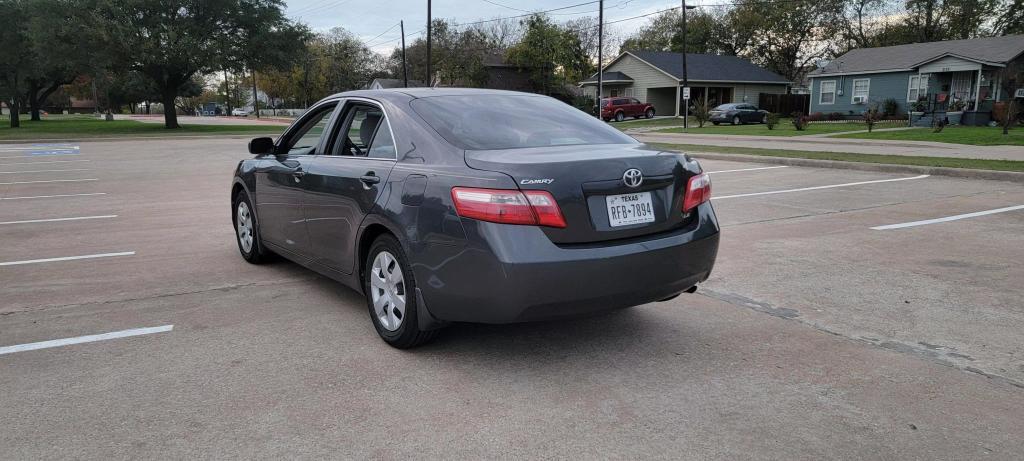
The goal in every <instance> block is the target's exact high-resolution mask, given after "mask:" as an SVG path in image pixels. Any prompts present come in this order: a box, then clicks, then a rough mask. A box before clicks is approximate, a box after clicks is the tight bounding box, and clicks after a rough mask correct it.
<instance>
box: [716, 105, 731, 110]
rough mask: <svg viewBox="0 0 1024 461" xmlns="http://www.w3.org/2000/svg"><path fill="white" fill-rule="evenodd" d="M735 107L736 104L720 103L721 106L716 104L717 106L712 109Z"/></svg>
mask: <svg viewBox="0 0 1024 461" xmlns="http://www.w3.org/2000/svg"><path fill="white" fill-rule="evenodd" d="M735 108H736V104H722V105H721V106H718V107H716V108H714V109H713V110H730V109H735Z"/></svg>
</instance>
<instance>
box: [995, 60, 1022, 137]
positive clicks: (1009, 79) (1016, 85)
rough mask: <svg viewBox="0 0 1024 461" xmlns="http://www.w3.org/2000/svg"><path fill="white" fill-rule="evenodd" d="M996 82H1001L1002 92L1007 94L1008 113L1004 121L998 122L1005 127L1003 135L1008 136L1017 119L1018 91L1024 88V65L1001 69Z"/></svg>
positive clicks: (1013, 64) (996, 76) (1012, 65)
mask: <svg viewBox="0 0 1024 461" xmlns="http://www.w3.org/2000/svg"><path fill="white" fill-rule="evenodd" d="M995 78H996V80H998V81H999V86H1000V87H1002V88H1001V89H1002V91H1003V92H1005V93H1006V96H1007V98H1006V99H1007V101H1006V113H1005V114H1004V115H1003V117H1002V120H998V122H999V124H1000V125H1002V126H1003V134H1004V135H1007V134H1009V133H1010V125H1011V124H1012V123H1013V122H1014V121H1016V119H1017V112H1018V109H1017V107H1016V106H1017V98H1015V97H1014V96H1016V93H1017V90H1018V89H1021V88H1024V64H1021V63H1020V61H1017V62H1015V63H1011V64H1010V65H1008V66H1006V67H1004V68H1002V69H999V71H998V72H996V75H995Z"/></svg>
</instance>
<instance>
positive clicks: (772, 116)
mask: <svg viewBox="0 0 1024 461" xmlns="http://www.w3.org/2000/svg"><path fill="white" fill-rule="evenodd" d="M778 124H779V114H776V113H775V112H769V113H768V115H767V116H765V125H768V129H769V130H774V129H775V125H778Z"/></svg>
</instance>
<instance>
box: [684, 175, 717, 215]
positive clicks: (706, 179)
mask: <svg viewBox="0 0 1024 461" xmlns="http://www.w3.org/2000/svg"><path fill="white" fill-rule="evenodd" d="M708 200H711V176H708V174H707V173H701V174H699V175H696V176H692V177H690V180H689V181H687V182H686V194H685V195H684V196H683V213H688V212H689V211H690V210H692V209H694V208H697V205H700V204H701V203H704V202H706V201H708Z"/></svg>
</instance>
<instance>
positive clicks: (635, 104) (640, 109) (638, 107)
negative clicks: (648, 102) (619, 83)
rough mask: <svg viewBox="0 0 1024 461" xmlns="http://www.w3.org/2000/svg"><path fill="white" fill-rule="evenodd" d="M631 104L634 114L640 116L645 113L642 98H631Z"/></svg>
mask: <svg viewBox="0 0 1024 461" xmlns="http://www.w3.org/2000/svg"><path fill="white" fill-rule="evenodd" d="M629 104H630V106H632V108H633V113H632V114H631V115H632V116H634V117H639V116H641V115H643V113H644V105H643V104H641V103H640V100H638V99H636V98H630V99H629Z"/></svg>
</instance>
